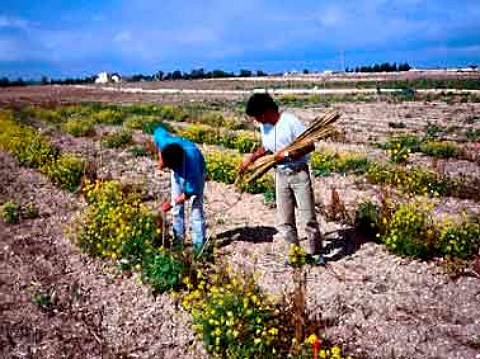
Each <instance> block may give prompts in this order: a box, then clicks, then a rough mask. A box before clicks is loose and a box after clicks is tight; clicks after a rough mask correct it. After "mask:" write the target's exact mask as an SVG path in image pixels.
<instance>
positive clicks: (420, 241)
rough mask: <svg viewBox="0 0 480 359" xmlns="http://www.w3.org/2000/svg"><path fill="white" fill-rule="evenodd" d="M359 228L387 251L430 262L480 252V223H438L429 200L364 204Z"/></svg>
mask: <svg viewBox="0 0 480 359" xmlns="http://www.w3.org/2000/svg"><path fill="white" fill-rule="evenodd" d="M356 227H357V228H358V229H359V230H360V231H362V232H363V233H367V234H370V235H373V234H375V233H376V237H377V238H378V239H379V240H380V241H381V242H383V243H384V244H385V245H386V247H387V249H389V250H391V251H392V252H394V253H396V254H399V255H401V256H407V257H414V258H420V259H428V258H432V257H445V258H451V259H462V260H466V259H469V258H472V257H473V256H475V255H476V254H477V253H478V251H479V250H480V221H479V219H478V218H465V217H464V218H463V220H462V221H461V222H460V223H459V222H458V221H453V220H451V219H448V218H447V219H443V220H439V219H438V218H437V217H436V216H435V205H434V204H433V203H432V202H429V201H428V200H422V201H420V200H418V199H414V198H413V199H412V198H410V199H407V200H406V201H405V202H402V203H400V204H394V203H393V201H392V200H391V198H390V199H388V198H387V199H385V200H384V201H383V202H382V203H381V204H375V203H373V202H371V201H365V202H361V203H360V204H359V205H358V207H357V217H356Z"/></svg>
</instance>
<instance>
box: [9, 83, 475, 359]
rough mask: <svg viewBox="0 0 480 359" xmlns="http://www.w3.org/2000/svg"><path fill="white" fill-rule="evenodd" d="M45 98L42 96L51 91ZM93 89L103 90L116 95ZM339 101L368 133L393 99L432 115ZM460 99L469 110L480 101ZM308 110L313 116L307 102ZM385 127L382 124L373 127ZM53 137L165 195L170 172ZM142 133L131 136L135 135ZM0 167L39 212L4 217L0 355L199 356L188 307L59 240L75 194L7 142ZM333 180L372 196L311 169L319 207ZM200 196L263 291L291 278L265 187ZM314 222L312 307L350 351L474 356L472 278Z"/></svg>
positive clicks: (219, 187) (222, 239)
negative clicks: (320, 252) (17, 220)
mask: <svg viewBox="0 0 480 359" xmlns="http://www.w3.org/2000/svg"><path fill="white" fill-rule="evenodd" d="M70 90H71V89H67V90H65V91H66V92H63V93H62V94H61V95H59V97H58V98H59V99H67V100H69V101H73V99H75V98H76V100H78V94H79V93H78V92H76V91H72V92H70ZM22 91H23V89H20V93H22ZM35 91H36V90H35ZM61 91H64V90H61ZM17 95H18V93H17ZM17 95H15V96H17ZM31 95H32V94H31V93H30V94H28V93H26V94H25V96H26V97H25V98H24V100H25V101H27V100H28V101H31V100H32V97H31ZM44 95H45V98H48V97H49V95H48V91H45V93H44ZM8 96H14V95H13V94H11V95H8ZM8 96H7V97H8ZM34 96H36V97H35V98H36V99H38V98H40V97H42V96H43V95H41V94H40V93H35V95H34ZM51 96H53V97H54V98H55V96H56V95H55V94H52V95H51ZM88 96H91V98H90V99H91V100H93V99H94V98H95V97H96V95H95V94H94V93H92V94H90V93H86V97H87V98H89V97H88ZM108 96H112V95H111V94H108ZM116 96H118V97H115V99H116V101H119V102H123V101H125V102H132V101H144V102H148V101H151V100H150V99H149V98H148V97H147V98H145V97H143V98H140V97H132V96H131V95H130V97H125V98H124V97H123V95H116ZM5 98H6V97H5V93H3V92H2V93H0V102H2V101H3V100H5ZM17 99H18V97H17ZM55 99H57V98H55ZM82 99H84V97H82ZM95 99H96V100H98V99H99V98H98V97H97V98H95ZM102 99H103V100H105V101H111V100H112V97H105V98H102ZM159 101H160V102H161V101H162V99H161V98H159V97H156V100H155V102H159ZM340 106H343V107H342V108H343V109H346V110H345V111H344V113H345V115H344V116H342V119H343V121H345V122H346V123H345V125H346V128H347V129H349V128H350V126H351V125H353V124H354V123H356V122H358V121H357V120H359V119H360V117H358V118H356V117H355V114H356V113H358V112H360V113H362V116H361V117H362V118H364V120H365V125H364V126H365V131H366V132H367V131H368V132H370V131H369V130H371V129H372V127H373V126H372V123H371V122H370V123H369V122H368V119H369V118H370V119H373V121H378V124H379V127H384V122H385V121H388V119H389V118H391V117H392V116H397V117H395V118H397V119H401V120H403V121H408V120H409V119H408V118H407V119H405V118H404V114H403V112H402V113H401V114H400V115H399V114H398V112H396V111H397V110H398V107H399V106H407V108H406V109H401V110H400V111H413V112H414V113H415V116H414V117H413V118H412V126H413V125H414V121H416V118H417V117H418V118H420V120H421V121H425V120H426V118H427V117H428V116H429V115H427V114H431V112H430V110H431V108H429V107H427V108H422V107H421V106H420V105H419V104H416V103H408V104H401V105H392V104H390V105H387V104H380V105H378V106H383V110H382V108H381V107H378V108H377V107H375V105H372V104H357V105H354V104H341V105H340ZM455 106H457V105H454V106H448V107H442V106H440V107H441V109H440V110H439V112H438V113H436V112H433V115H431V116H435V117H436V116H438V117H441V118H445V114H447V117H448V116H450V115H453V114H455V113H457V114H459V115H462V116H464V115H466V114H465V109H464V108H460V109H459V108H457V107H455ZM458 106H462V105H458ZM465 106H467V105H465ZM468 106H472V107H471V108H470V110H469V111H470V112H472V111H473V112H474V113H476V114H478V111H479V108H478V105H472V104H470V105H468ZM364 111H365V113H364ZM455 111H457V112H455ZM367 113H368V114H367ZM305 115H306V117H308V116H311V115H314V114H312V113H310V112H308V111H307V112H305ZM407 126H410V125H409V124H407ZM419 126H420V125H419ZM360 127H362V126H360ZM407 128H409V127H407ZM355 132H356V131H355V130H354V131H352V135H353V134H355ZM383 135H384V134H383V133H381V131H379V137H380V136H383ZM51 136H52V138H54V139H56V144H57V145H58V146H59V147H61V149H62V150H69V151H73V152H75V153H78V154H84V155H87V156H93V155H94V154H96V157H97V159H99V163H100V168H99V173H100V174H103V175H106V174H110V175H112V177H114V178H122V179H124V180H126V181H137V180H138V181H143V182H144V183H145V184H146V185H147V188H148V191H149V196H150V197H151V199H153V201H158V200H159V199H160V198H162V197H164V196H165V195H166V191H167V188H168V177H167V176H166V175H165V174H159V173H157V171H155V164H154V163H153V161H151V160H150V159H148V158H136V159H135V158H133V157H132V156H131V155H130V154H129V153H128V152H127V151H120V152H119V151H117V150H103V149H100V146H98V141H92V140H90V139H74V138H72V137H71V136H68V135H65V134H61V133H54V132H53V133H51ZM142 138H143V137H142V135H140V134H136V139H137V141H141V140H142ZM359 142H361V141H359ZM205 149H207V147H205ZM472 168H473V167H472ZM0 173H1V176H0V199H2V201H3V200H4V199H7V198H8V199H12V200H15V201H17V202H19V203H25V202H27V201H34V202H35V203H36V204H37V205H38V206H39V207H40V213H41V218H39V219H35V220H29V221H24V222H22V224H20V225H15V226H8V227H7V226H5V225H4V224H0V235H1V237H0V240H1V243H0V248H2V250H1V258H2V260H1V262H0V269H1V270H0V273H1V274H0V275H1V277H0V288H1V289H0V293H1V296H0V310H1V316H0V348H2V349H1V351H0V352H1V354H2V357H6V358H20V357H27V358H37V357H47V358H57V357H76V358H84V357H85V358H89V357H91V358H100V357H103V358H110V357H111V358H114V357H115V358H117V357H125V358H135V357H137V358H163V357H166V358H169V357H172V358H173V357H178V358H183V357H195V358H201V357H204V356H205V353H204V351H203V348H202V346H201V343H199V342H198V341H197V340H194V334H193V333H192V332H191V330H190V325H189V323H188V316H187V315H186V314H184V313H183V312H182V311H181V310H180V309H178V308H177V307H176V306H175V303H174V302H173V301H172V299H170V298H169V296H167V295H162V296H159V297H157V298H154V297H153V296H152V295H151V294H150V293H149V291H148V288H146V287H145V286H143V285H142V284H140V283H139V281H138V277H136V276H135V275H133V276H128V275H126V274H122V273H120V272H118V271H117V270H116V269H115V267H114V266H113V265H112V264H111V263H107V262H102V261H99V260H92V259H89V258H88V257H86V256H85V255H83V254H82V253H80V252H79V250H78V249H76V248H75V247H74V246H73V245H72V244H71V242H70V241H69V240H68V239H67V238H66V236H65V234H64V226H68V223H69V220H70V218H71V217H72V216H73V215H74V214H75V213H78V211H79V209H80V208H81V207H82V206H83V204H82V203H81V201H79V200H78V199H77V198H75V197H73V196H71V195H69V194H66V193H64V192H63V191H60V190H58V189H57V188H55V187H53V186H51V185H50V184H49V183H48V181H47V180H46V179H45V178H44V177H43V176H41V175H39V174H37V173H35V172H34V171H32V170H28V169H22V168H19V167H18V165H17V164H16V162H15V161H14V160H13V159H12V158H11V157H10V156H9V155H7V154H5V153H3V152H2V153H0ZM332 186H335V187H336V188H337V189H338V191H339V194H340V197H341V198H342V200H344V201H345V203H346V205H347V207H348V206H352V205H353V204H354V203H355V202H356V201H358V200H359V199H361V198H363V197H369V196H370V197H373V196H375V195H376V190H375V188H374V187H373V186H367V185H364V186H358V185H356V184H355V179H354V178H352V177H351V176H347V177H341V176H332V177H329V178H327V179H317V180H316V181H315V192H316V199H317V204H318V205H319V207H321V206H325V205H328V203H329V201H330V188H331V187H332ZM205 195H206V211H207V217H208V221H209V229H208V230H209V233H210V234H215V235H216V237H217V238H218V239H217V240H218V241H219V243H221V248H220V253H219V255H220V256H222V257H223V258H225V260H227V261H228V262H230V263H233V264H234V265H235V266H237V267H238V268H251V269H254V270H256V271H258V273H259V275H260V278H259V281H260V284H261V286H262V288H263V289H264V290H265V291H267V292H269V293H273V294H282V293H285V292H286V291H288V290H289V289H291V288H292V279H291V275H292V273H291V271H290V269H289V268H285V267H284V266H283V265H282V262H283V255H284V253H285V246H284V244H283V243H281V242H279V241H278V240H276V239H275V240H273V238H272V237H273V235H274V233H275V231H274V226H275V209H272V208H269V207H268V206H265V205H264V204H263V203H262V202H263V198H262V196H261V195H248V194H242V195H240V194H239V193H237V192H235V191H234V189H233V188H231V186H225V185H223V184H218V183H214V182H209V183H208V184H207V186H206V193H205ZM461 206H465V207H466V208H468V209H469V210H472V211H475V210H477V211H478V207H479V206H478V203H475V202H472V201H459V200H454V199H449V200H448V203H447V204H445V207H446V208H445V209H446V210H447V211H451V212H455V211H456V210H458V208H459V207H461ZM319 219H320V220H321V228H322V231H323V232H324V233H325V235H326V238H327V243H326V244H327V246H328V247H331V248H333V250H332V252H331V255H330V257H331V260H330V261H329V265H328V266H327V267H326V268H310V269H309V272H308V287H307V290H308V307H309V309H311V311H312V313H313V315H315V316H316V317H317V319H321V321H322V322H323V323H324V324H325V332H326V334H327V336H328V337H329V338H331V339H332V340H334V341H335V342H337V343H338V344H341V345H343V346H344V347H345V348H346V349H347V350H349V352H351V353H352V354H354V355H357V356H358V357H366V358H445V359H446V358H448V359H450V358H462V359H463V358H480V279H479V278H477V277H467V276H463V277H459V278H456V279H452V278H450V277H448V276H447V275H446V274H444V273H443V272H442V270H441V268H440V267H439V266H438V265H437V264H435V263H434V262H419V261H411V260H406V259H401V258H398V257H396V256H394V255H392V254H390V253H388V252H386V251H385V250H384V248H383V246H381V245H378V244H376V243H373V242H369V241H366V240H365V239H363V238H359V237H357V236H355V235H354V234H353V233H351V232H350V231H349V229H348V228H345V227H343V226H341V225H339V224H338V223H335V222H326V221H325V220H323V219H322V218H321V216H319ZM41 294H47V295H48V296H47V298H50V299H51V300H50V302H47V303H45V302H44V301H42V300H41V298H42V297H41V296H39V295H41ZM190 344H193V347H192V348H190Z"/></svg>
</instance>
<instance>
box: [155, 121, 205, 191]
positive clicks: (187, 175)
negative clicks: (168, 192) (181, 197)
mask: <svg viewBox="0 0 480 359" xmlns="http://www.w3.org/2000/svg"><path fill="white" fill-rule="evenodd" d="M153 140H154V142H155V144H156V145H157V148H158V149H160V151H163V149H164V148H165V147H166V146H168V145H170V144H177V145H179V146H181V147H182V148H183V150H184V151H185V158H184V161H183V166H179V167H178V168H174V169H173V172H175V174H176V175H177V176H179V177H180V178H182V179H183V180H184V183H185V187H184V192H185V194H186V195H187V197H190V196H193V195H199V194H201V191H202V190H203V185H204V182H205V173H206V165H205V159H204V157H203V154H202V152H201V151H200V149H199V148H198V147H197V145H195V144H194V143H193V142H191V141H189V140H187V139H185V138H182V137H177V136H173V135H171V134H170V133H169V132H168V131H167V130H165V129H164V128H162V127H157V128H156V129H155V131H154V132H153Z"/></svg>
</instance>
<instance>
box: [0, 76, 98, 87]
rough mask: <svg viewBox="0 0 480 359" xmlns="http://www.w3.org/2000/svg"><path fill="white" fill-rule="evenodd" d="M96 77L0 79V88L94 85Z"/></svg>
mask: <svg viewBox="0 0 480 359" xmlns="http://www.w3.org/2000/svg"><path fill="white" fill-rule="evenodd" d="M96 78H97V76H87V77H80V78H70V77H67V78H65V79H49V78H48V77H47V76H42V78H41V79H40V80H39V81H38V80H23V79H22V78H18V79H16V80H10V79H9V78H8V77H2V78H0V87H8V86H27V85H78V84H89V83H94V82H95V79H96Z"/></svg>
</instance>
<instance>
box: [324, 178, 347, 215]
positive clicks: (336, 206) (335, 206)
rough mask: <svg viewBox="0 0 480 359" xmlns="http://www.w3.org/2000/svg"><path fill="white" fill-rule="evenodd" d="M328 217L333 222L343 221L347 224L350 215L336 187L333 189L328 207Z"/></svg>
mask: <svg viewBox="0 0 480 359" xmlns="http://www.w3.org/2000/svg"><path fill="white" fill-rule="evenodd" d="M326 217H327V218H328V219H330V220H332V221H337V220H338V221H342V222H347V221H348V219H349V215H348V213H347V209H346V208H345V204H344V203H343V201H342V200H341V198H340V195H339V194H338V191H337V189H336V187H335V186H332V188H331V201H330V205H329V206H328V207H327V213H326Z"/></svg>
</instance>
